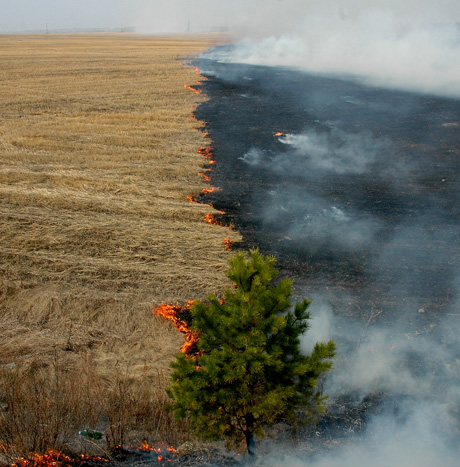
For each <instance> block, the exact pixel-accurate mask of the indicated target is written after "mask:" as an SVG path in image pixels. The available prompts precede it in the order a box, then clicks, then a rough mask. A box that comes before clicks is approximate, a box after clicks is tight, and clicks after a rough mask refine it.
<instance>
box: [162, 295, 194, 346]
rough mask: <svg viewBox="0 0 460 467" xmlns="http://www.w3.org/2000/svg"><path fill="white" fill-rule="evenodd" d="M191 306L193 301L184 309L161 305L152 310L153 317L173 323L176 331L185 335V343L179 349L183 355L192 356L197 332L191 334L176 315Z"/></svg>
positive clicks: (188, 328)
mask: <svg viewBox="0 0 460 467" xmlns="http://www.w3.org/2000/svg"><path fill="white" fill-rule="evenodd" d="M192 304H193V300H192V301H189V302H188V303H187V305H186V306H184V307H182V306H178V305H167V304H163V305H160V306H159V307H158V308H155V309H154V310H153V314H154V315H155V316H162V317H163V318H166V319H169V320H170V321H172V322H173V324H174V326H175V327H176V328H177V330H178V331H180V332H182V333H184V334H185V343H184V345H183V346H182V347H181V349H180V350H181V352H182V353H184V354H185V355H193V353H194V347H195V345H196V343H197V342H198V340H199V335H198V333H197V332H193V331H192V330H191V329H190V327H189V325H188V324H187V323H186V322H185V321H184V320H183V319H180V318H179V316H178V315H179V313H181V312H183V311H184V310H188V309H190V307H191V306H192Z"/></svg>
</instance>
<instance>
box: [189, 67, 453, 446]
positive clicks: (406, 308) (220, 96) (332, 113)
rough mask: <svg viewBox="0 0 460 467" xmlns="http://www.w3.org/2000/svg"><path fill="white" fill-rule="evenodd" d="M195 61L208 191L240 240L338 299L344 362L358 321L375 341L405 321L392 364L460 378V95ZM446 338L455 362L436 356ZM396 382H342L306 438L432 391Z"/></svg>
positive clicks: (356, 432)
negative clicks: (364, 385) (348, 386)
mask: <svg viewBox="0 0 460 467" xmlns="http://www.w3.org/2000/svg"><path fill="white" fill-rule="evenodd" d="M194 65H197V66H198V67H199V69H200V72H201V73H202V74H204V75H205V76H207V77H208V79H207V80H206V81H203V84H202V85H201V90H202V91H204V92H205V93H206V95H207V97H208V100H207V101H206V102H204V103H202V104H200V106H199V107H198V108H197V110H196V112H195V116H196V118H197V119H199V120H201V121H203V131H206V132H207V133H208V135H209V137H210V138H211V140H212V146H213V148H214V149H213V159H214V160H215V161H216V164H214V165H212V167H210V168H211V169H212V170H211V172H209V174H210V176H211V183H212V185H214V186H216V187H219V190H217V191H214V192H212V193H210V194H208V195H204V196H203V197H202V201H203V202H210V203H212V204H213V205H214V206H215V207H216V208H217V209H220V210H222V211H224V212H225V215H223V216H222V220H223V221H225V222H227V223H229V224H230V223H231V224H233V225H234V226H235V228H236V229H238V230H239V231H240V232H241V234H242V236H243V242H242V244H241V245H235V248H243V249H247V248H250V247H258V248H259V249H260V250H261V252H263V253H266V254H267V253H268V254H273V255H275V256H276V258H277V267H278V269H279V270H280V272H281V277H284V276H289V277H291V278H293V280H294V293H295V296H296V297H304V296H307V297H314V299H316V300H318V297H319V300H321V299H322V298H325V300H327V302H328V303H330V304H331V306H332V308H333V313H334V320H335V321H336V324H335V330H336V332H338V334H337V335H334V336H331V337H333V338H334V339H336V340H338V341H342V342H339V343H340V344H341V347H340V352H341V353H342V354H341V355H340V358H341V362H340V363H339V365H342V364H343V363H344V361H345V367H347V364H350V362H351V364H350V365H351V366H350V367H351V368H352V367H353V363H352V360H354V359H355V358H356V356H357V345H356V341H357V340H358V339H360V338H361V337H360V331H359V329H362V331H364V332H362V337H363V345H364V340H365V339H366V334H368V331H369V329H371V328H373V329H379V328H380V329H385V330H387V331H388V329H393V331H392V332H394V333H395V340H394V345H392V341H391V340H390V341H389V343H388V345H387V348H385V349H384V351H385V352H386V353H387V354H389V353H390V352H392V351H393V348H396V349H397V350H396V351H397V352H399V354H398V355H399V356H400V358H401V360H400V361H399V363H395V362H393V363H392V365H394V367H392V371H394V372H398V371H402V372H404V371H406V372H409V373H410V374H411V378H413V380H411V381H423V380H424V379H426V380H428V381H436V380H438V381H439V382H440V385H439V389H440V393H439V394H441V393H444V392H443V391H447V389H448V388H451V387H455V385H456V384H457V379H456V376H454V379H452V373H450V370H447V369H446V368H447V367H444V366H443V365H445V364H447V365H450V364H451V363H452V362H453V361H457V360H458V359H460V354H459V352H460V350H459V349H458V346H457V345H456V344H455V337H452V336H455V329H458V321H455V319H456V318H452V319H453V321H452V320H451V321H449V325H448V326H447V327H448V328H449V329H450V332H451V337H450V338H446V335H445V334H443V332H444V331H442V326H441V325H440V323H442V322H443V320H445V319H446V317H447V318H451V317H452V316H455V317H456V316H458V315H459V311H458V308H459V307H458V305H459V297H458V292H459V290H460V289H459V284H458V278H459V268H458V265H459V259H460V258H459V252H460V248H459V247H460V211H459V209H458V205H459V195H460V101H459V100H456V99H447V98H440V97H436V96H430V95H421V94H416V93H409V92H400V91H396V90H388V89H380V88H376V87H370V86H366V85H364V84H362V83H361V82H360V81H359V80H357V79H353V78H351V77H347V78H346V79H345V78H341V77H325V76H319V75H312V74H307V73H305V72H300V71H296V70H292V69H284V68H274V67H262V66H250V65H241V64H232V63H219V62H217V61H214V60H211V59H206V58H202V59H200V60H197V61H196V62H194ZM277 132H282V133H283V134H284V135H293V136H281V137H279V136H275V134H276V133H277ZM288 143H290V144H288ZM325 160H326V162H327V163H324V161H325ZM373 314H375V316H376V317H375V319H370V318H372V316H373ZM347 320H348V321H347ZM337 323H339V324H337ZM349 323H352V324H351V325H349ZM356 323H357V324H356ZM366 323H367V324H369V328H367V327H366V326H367V324H366ZM444 324H445V322H444ZM438 325H439V326H438ZM453 326H454V327H453ZM350 329H353V330H354V331H356V329H358V331H357V333H356V335H355V336H350V335H349V331H350ZM337 330H338V331H337ZM369 334H370V333H369ZM396 334H397V336H396ZM388 335H391V332H390V333H388V334H387V336H388ZM414 336H415V337H414ZM417 336H418V337H417ZM353 339H354V340H353ZM449 339H450V341H449ZM375 341H377V339H376V340H375ZM407 343H408V344H407ZM368 344H369V346H368V347H369V349H371V347H372V345H373V342H371V341H370V340H369V342H368ZM358 345H359V343H358ZM440 348H442V349H443V352H444V351H445V352H446V355H448V356H449V358H452V359H453V360H452V362H443V361H441V360H436V358H437V357H433V358H432V356H431V354H430V353H431V349H436V350H437V351H438V350H439V349H440ZM398 349H399V350H398ZM366 351H367V350H366ZM379 351H380V349H379ZM370 352H373V350H372V349H371V350H370ZM347 360H348V363H347V362H346V361H347ZM459 361H460V360H459ZM372 362H373V363H370V364H371V365H373V364H378V361H377V360H373V361H372ZM345 371H346V370H345ZM383 374H385V373H382V375H383ZM382 377H383V376H382ZM425 377H426V378H425ZM433 384H435V383H433ZM389 387H390V386H388V385H386V384H385V381H383V385H382V388H383V389H382V391H379V390H378V388H377V390H374V391H373V392H368V393H367V394H364V395H363V393H362V392H361V391H359V388H358V390H357V394H354V393H352V392H344V393H341V394H340V388H339V394H338V395H337V393H336V394H335V395H334V397H333V398H332V400H331V404H330V407H329V409H328V413H327V415H326V417H325V418H324V419H323V420H322V421H321V423H320V425H319V426H318V427H317V428H315V429H314V430H313V431H310V432H307V433H305V437H304V440H307V444H305V445H304V446H310V447H308V449H310V448H311V446H313V447H312V448H311V449H312V451H309V452H310V453H311V452H313V453H316V454H318V453H321V452H322V451H323V450H327V449H329V447H330V446H334V445H335V446H337V445H338V444H337V443H339V444H340V443H341V442H345V441H346V440H347V439H349V438H350V437H359V436H361V435H362V434H364V433H365V432H366V426H367V422H368V421H369V420H370V419H371V418H372V417H375V416H378V414H379V413H383V412H386V413H388V412H389V413H399V412H401V411H402V412H404V411H405V410H406V409H407V408H408V407H409V409H408V410H409V411H410V410H411V409H410V407H411V404H413V403H414V401H415V400H419V401H420V394H417V395H415V393H416V392H417V391H415V392H414V393H412V392H411V391H412V389H411V390H403V392H401V393H399V392H398V389H392V388H390V389H389ZM437 389H438V388H437ZM437 389H435V391H436V390H437ZM431 390H432V391H433V388H432V389H431ZM439 394H438V395H439ZM431 397H432V394H425V395H423V397H422V399H423V400H425V399H426V400H431V399H430V398H431ZM433 400H437V395H434V396H433ZM454 418H455V417H454ZM434 423H436V422H434ZM454 431H455V432H458V430H457V428H455V429H454ZM318 433H319V435H318ZM455 442H456V441H455Z"/></svg>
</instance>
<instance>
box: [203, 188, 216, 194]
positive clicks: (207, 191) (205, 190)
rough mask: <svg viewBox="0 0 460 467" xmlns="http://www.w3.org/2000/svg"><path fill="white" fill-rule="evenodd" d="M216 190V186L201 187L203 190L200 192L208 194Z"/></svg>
mask: <svg viewBox="0 0 460 467" xmlns="http://www.w3.org/2000/svg"><path fill="white" fill-rule="evenodd" d="M216 190H217V188H216V187H212V188H203V190H201V192H202V193H203V194H204V195H207V194H209V193H214V192H215V191H216Z"/></svg>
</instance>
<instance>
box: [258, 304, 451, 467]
mask: <svg viewBox="0 0 460 467" xmlns="http://www.w3.org/2000/svg"><path fill="white" fill-rule="evenodd" d="M311 311H312V316H313V318H312V320H311V328H310V329H309V330H308V332H307V334H306V335H305V336H304V338H303V340H302V342H301V346H302V350H303V351H305V352H311V350H312V348H313V345H314V343H315V342H316V341H325V340H328V339H330V338H331V337H334V339H336V341H337V343H338V358H337V361H336V364H335V367H336V368H335V369H334V370H333V371H332V372H331V374H330V375H329V376H328V379H327V380H326V382H325V388H324V390H325V392H326V393H328V394H329V395H330V396H331V399H332V401H334V399H335V398H336V397H340V395H341V394H353V395H354V401H355V404H358V403H359V402H362V401H363V400H366V399H365V398H369V397H370V396H374V397H379V396H380V397H382V398H383V403H381V404H380V405H379V408H378V410H376V411H375V410H374V413H373V414H372V415H370V416H369V419H368V420H365V423H366V428H365V430H364V429H363V427H361V426H360V423H361V421H360V420H358V421H359V424H356V420H352V421H350V423H349V425H348V426H344V427H343V429H344V430H345V431H346V432H347V435H348V436H343V437H342V438H343V439H342V440H341V441H339V440H336V441H335V442H336V443H339V444H338V445H337V446H336V447H335V449H329V453H328V454H324V453H323V454H321V455H316V456H315V457H309V458H308V462H306V461H305V460H304V459H302V456H300V455H299V454H294V455H293V454H292V452H291V453H289V452H284V453H283V454H282V455H280V453H279V451H280V450H279V448H278V449H277V451H276V453H269V454H267V462H270V463H271V465H274V466H278V465H287V466H289V467H302V466H306V465H309V466H310V465H311V466H314V467H323V466H324V467H325V466H328V467H333V466H343V467H348V466H350V467H351V466H353V467H359V466H368V465H373V466H388V465H404V466H414V467H415V466H417V467H419V466H427V467H428V466H430V467H432V466H435V465H439V466H440V465H443V466H447V465H448V466H454V465H457V464H458V450H457V443H458V421H459V417H460V414H459V409H458V408H459V406H460V393H459V391H458V387H459V384H460V343H459V342H458V339H457V338H456V332H455V329H457V327H458V322H457V318H453V317H446V318H444V319H443V320H442V321H441V322H440V323H439V324H438V325H433V324H431V325H427V326H426V327H425V328H423V329H422V330H421V331H416V332H412V333H407V332H405V330H404V328H405V327H404V325H403V321H404V319H400V320H399V322H395V323H393V324H392V325H382V324H379V322H378V321H379V314H378V313H375V310H373V311H372V310H371V311H370V315H369V319H367V320H365V321H363V322H361V323H359V322H355V321H350V320H349V319H344V318H343V317H341V316H340V315H337V314H335V313H334V312H333V308H332V306H330V305H329V304H328V302H327V297H325V296H314V297H313V302H312V305H311ZM372 313H374V314H372ZM405 319H407V318H405ZM427 350H428V351H427ZM336 404H337V403H336ZM339 404H340V403H339ZM356 406H357V405H356ZM356 406H355V407H356ZM344 414H345V412H344ZM318 430H319V431H317V432H316V436H317V438H318V439H320V438H321V437H322V436H323V433H322V431H321V428H318ZM355 430H356V431H357V432H359V434H358V433H357V436H351V435H352V434H353V432H354V431H355ZM298 450H299V451H301V450H302V446H300V447H299V449H298ZM264 460H265V459H264Z"/></svg>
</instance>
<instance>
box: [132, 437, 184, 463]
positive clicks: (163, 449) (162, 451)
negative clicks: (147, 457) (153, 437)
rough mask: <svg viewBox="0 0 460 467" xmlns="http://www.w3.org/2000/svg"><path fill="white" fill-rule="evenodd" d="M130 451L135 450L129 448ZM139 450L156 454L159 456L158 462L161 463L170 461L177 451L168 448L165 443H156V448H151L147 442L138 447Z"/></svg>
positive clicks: (170, 447)
mask: <svg viewBox="0 0 460 467" xmlns="http://www.w3.org/2000/svg"><path fill="white" fill-rule="evenodd" d="M128 449H133V446H130V447H128ZM134 449H135V448H134ZM137 450H138V451H142V452H154V453H155V454H157V460H158V461H159V462H161V461H163V460H168V461H170V459H169V457H171V454H174V453H175V452H176V449H175V448H173V447H172V446H166V445H165V444H163V443H156V444H155V445H154V446H150V444H149V443H148V442H147V441H143V442H142V444H140V445H139V446H138V447H137Z"/></svg>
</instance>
